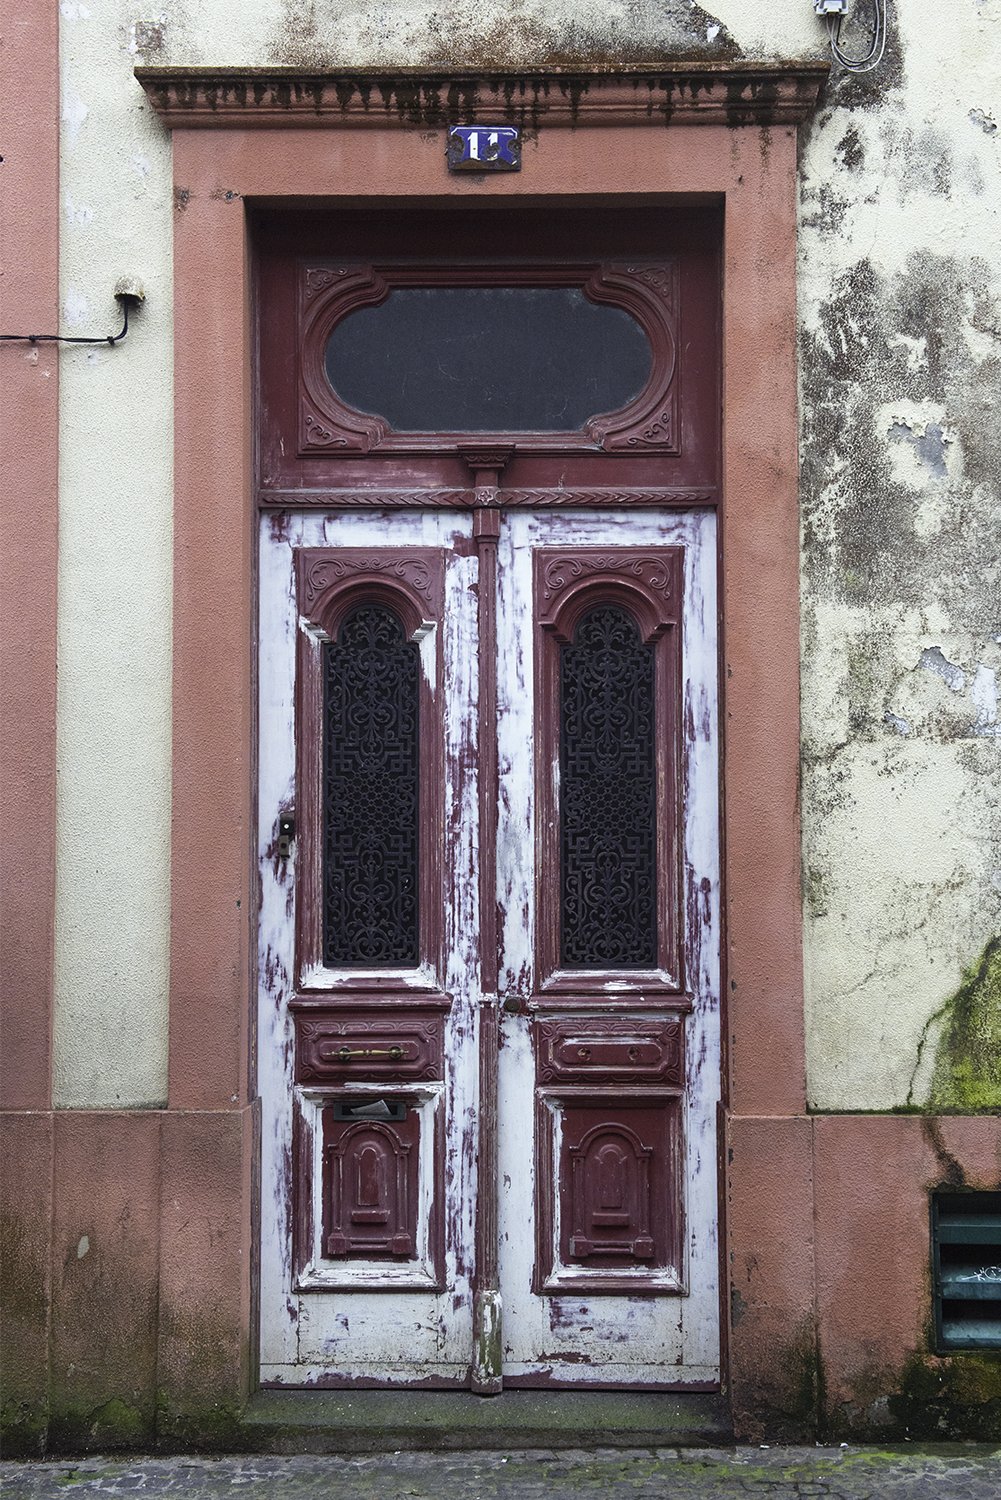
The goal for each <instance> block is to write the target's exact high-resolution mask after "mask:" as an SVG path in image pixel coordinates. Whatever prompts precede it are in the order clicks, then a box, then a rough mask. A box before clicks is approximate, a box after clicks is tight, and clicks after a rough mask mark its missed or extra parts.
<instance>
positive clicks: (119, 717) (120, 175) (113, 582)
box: [53, 0, 173, 1107]
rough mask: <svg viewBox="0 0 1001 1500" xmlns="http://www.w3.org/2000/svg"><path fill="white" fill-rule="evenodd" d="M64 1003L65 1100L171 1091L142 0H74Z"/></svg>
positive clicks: (159, 203) (161, 484)
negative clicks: (131, 3) (132, 307)
mask: <svg viewBox="0 0 1001 1500" xmlns="http://www.w3.org/2000/svg"><path fill="white" fill-rule="evenodd" d="M60 13H61V59H62V152H61V199H62V220H61V240H60V301H61V307H62V321H63V330H64V331H65V332H67V333H73V334H87V333H91V332H97V333H106V332H109V331H111V330H115V331H117V330H118V328H119V326H120V317H119V310H118V306H117V304H116V302H115V300H114V296H113V290H114V286H115V283H116V281H117V280H118V278H119V277H120V276H123V275H130V276H138V277H139V278H141V280H142V281H143V282H144V283H145V287H146V293H147V302H146V305H145V307H144V308H143V309H142V311H141V313H140V314H139V315H138V316H137V318H136V319H135V320H134V326H133V328H132V329H131V330H130V332H129V334H128V337H127V338H126V340H125V341H124V342H123V343H122V344H121V345H120V346H118V347H116V348H114V349H109V348H100V347H95V348H78V349H74V348H70V347H67V348H65V349H64V350H63V351H62V353H61V367H60V390H59V395H60V402H59V408H60V423H59V465H60V481H59V500H60V510H59V528H60V532H59V615H58V630H59V642H58V720H57V834H56V838H57V863H56V1006H55V1018H54V1039H53V1040H54V1061H53V1074H54V1077H53V1092H54V1098H55V1102H56V1103H57V1104H58V1105H62V1106H85V1107H95V1106H102V1105H112V1106H122V1105H145V1104H155V1103H158V1102H161V1101H162V1100H163V1099H164V1098H165V1096H166V1065H167V932H168V927H167V922H168V902H169V871H170V865H169V830H170V823H169V819H170V643H171V503H172V497H171V486H172V462H173V460H172V447H171V444H172V435H171V356H172V350H171V298H172V287H171V245H170V235H171V220H170V215H171V208H170V203H171V171H170V142H169V140H168V139H167V138H166V137H165V135H164V133H163V131H161V130H160V129H159V127H158V125H157V124H156V122H155V121H154V120H153V119H152V117H151V115H150V112H149V111H148V110H147V109H146V108H145V107H144V105H145V100H144V98H143V95H142V92H141V91H140V90H139V89H137V87H136V85H135V82H134V79H133V78H132V68H133V66H134V64H135V61H136V59H135V55H134V53H133V52H132V50H131V47H130V29H129V18H130V8H129V7H128V6H127V5H125V4H105V3H102V0H90V4H82V3H80V4H77V3H75V0H62V4H61V6H60Z"/></svg>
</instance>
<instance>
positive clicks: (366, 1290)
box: [258, 494, 720, 1388]
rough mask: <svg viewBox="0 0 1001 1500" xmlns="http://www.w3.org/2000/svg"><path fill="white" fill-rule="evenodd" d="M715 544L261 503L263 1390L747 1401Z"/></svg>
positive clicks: (682, 526)
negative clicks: (412, 1388)
mask: <svg viewBox="0 0 1001 1500" xmlns="http://www.w3.org/2000/svg"><path fill="white" fill-rule="evenodd" d="M502 499H503V495H502V494H501V500H502ZM477 525H478V528H479V529H477V530H476V536H481V535H482V534H483V531H484V528H483V527H482V526H480V525H479V523H477ZM714 526H715V522H714V518H713V517H712V515H711V514H710V513H709V512H704V513H691V514H685V513H677V514H669V513H663V514H659V513H656V512H651V511H644V512H633V513H631V514H628V515H626V514H624V513H618V514H615V515H605V514H602V513H591V514H585V513H580V512H572V511H564V512H561V513H548V514H545V513H539V514H532V513H521V512H514V513H504V512H502V513H501V515H500V527H499V532H500V534H499V539H498V544H497V554H496V581H495V579H494V569H493V568H492V566H490V565H489V563H486V564H484V571H483V572H482V573H481V572H480V565H479V563H478V558H477V547H476V541H475V538H474V525H473V516H472V515H471V514H470V513H463V512H458V513H455V512H453V513H451V514H443V513H441V512H434V511H427V512H418V511H412V512H404V513H400V512H398V511H397V512H393V513H386V514H381V513H378V512H369V513H367V514H357V513H354V514H338V515H329V516H324V515H321V514H307V515H282V516H266V517H264V519H263V522H262V530H261V554H260V577H261V612H260V754H259V760H260V765H259V785H260V804H259V806H260V812H259V834H260V850H261V853H260V875H261V922H260V946H259V955H258V964H259V974H260V1009H259V1020H258V1066H259V1082H260V1093H261V1098H262V1118H263V1126H262V1136H263V1147H262V1263H261V1343H262V1351H261V1375H262V1379H263V1380H264V1381H265V1382H270V1383H278V1384H328V1385H339V1384H347V1385H350V1384H396V1383H411V1384H412V1383H419V1384H423V1385H465V1384H467V1383H468V1382H469V1380H470V1378H471V1371H472V1369H473V1366H474V1363H475V1365H476V1366H477V1371H478V1379H479V1381H480V1383H481V1384H485V1383H486V1382H484V1381H483V1364H484V1353H483V1349H482V1347H481V1348H479V1349H478V1351H477V1356H476V1359H475V1361H474V1307H479V1308H480V1309H481V1311H480V1314H479V1317H480V1326H479V1327H478V1329H477V1332H479V1333H480V1334H482V1331H483V1328H482V1324H483V1320H484V1317H485V1314H484V1313H483V1311H482V1309H483V1308H484V1307H489V1309H491V1310H492V1311H493V1313H494V1314H495V1315H496V1314H497V1313H498V1311H499V1316H500V1322H501V1336H500V1340H499V1351H500V1365H498V1366H497V1367H496V1368H494V1369H493V1370H492V1373H491V1372H489V1371H488V1374H489V1375H490V1380H491V1382H492V1388H496V1387H497V1384H498V1381H499V1379H500V1378H501V1377H502V1378H503V1380H504V1381H505V1382H508V1383H513V1384H519V1383H520V1384H535V1385H542V1384H593V1385H602V1384H603V1385H621V1384H629V1385H633V1384H635V1385H647V1386H661V1387H663V1386H671V1387H678V1386H684V1385H702V1384H712V1383H713V1382H717V1381H718V1374H719V1335H718V1265H717V1260H718V1238H717V1228H716V1222H717V1214H716V1147H715V1112H716V1104H717V1101H718V1096H719V1077H720V1074H719V872H718V851H717V845H718V809H717V801H716V799H717V772H718V767H717V748H716V744H717V726H716V654H715V653H716V637H715V615H716V607H715V574H716V553H715V530H714ZM491 534H492V533H491ZM495 588H496V594H494V589H495ZM482 589H488V590H489V591H490V593H489V601H488V603H489V605H490V606H491V607H488V608H484V598H483V597H481V590H482ZM494 604H495V606H496V641H495V642H491V641H490V640H489V639H487V640H485V641H484V642H483V650H482V651H481V649H480V646H481V643H480V641H479V636H478V631H479V628H480V627H481V626H482V627H483V628H484V629H485V630H486V631H487V635H488V636H489V633H490V629H491V628H492V625H493V618H494V608H493V605H494ZM387 621H388V623H387ZM394 622H396V624H394ZM484 622H486V623H484ZM397 625H398V635H394V631H395V630H396V628H397ZM390 638H392V639H390ZM387 642H388V644H387ZM338 652H340V653H342V654H341V655H340V656H338V655H337V653H338ZM380 652H381V653H382V654H381V655H380V654H379V653H380ZM373 653H374V654H373ZM414 662H417V663H419V682H418V683H417V685H416V687H415V686H414V685H413V680H412V679H413V672H414V667H413V663H414ZM494 664H496V694H497V704H496V754H497V774H496V781H497V787H496V793H497V795H496V798H494V795H493V790H492V770H488V771H485V772H481V770H480V767H481V766H483V767H488V768H490V767H492V756H491V755H490V754H488V753H487V749H486V748H485V747H484V745H483V744H482V743H480V740H481V739H482V736H483V735H484V733H485V732H486V731H485V726H486V725H488V724H489V722H490V718H491V715H490V714H486V715H485V714H484V712H483V711H482V710H483V707H484V704H486V703H487V702H489V698H488V697H484V698H483V699H482V700H481V696H480V685H481V681H486V680H487V679H489V678H490V675H491V674H490V672H489V671H488V668H490V667H492V666H493V665H494ZM483 673H486V678H484V677H482V676H481V674H483ZM401 681H402V683H403V686H402V687H400V686H399V685H397V687H396V688H392V686H391V683H392V682H396V683H397V684H399V683H400V682H401ZM387 683H389V684H390V686H389V687H387V686H386V684H387ZM408 684H410V685H409V686H408ZM392 692H395V693H396V697H395V698H393V697H392V696H390V697H388V698H387V697H386V693H390V695H391V693H392ZM380 694H382V696H380ZM394 704H395V705H396V707H395V708H394V707H393V705H394ZM415 715H416V719H417V722H418V731H417V734H416V740H415V737H414V733H413V721H414V716H415ZM401 717H402V719H403V720H404V721H405V722H404V723H403V725H402V727H401V724H400V722H399V721H400V719H401ZM415 744H416V749H413V748H412V747H413V746H414V745H415ZM408 747H410V748H408ZM414 757H416V759H417V762H418V765H419V770H418V773H417V774H416V775H415V773H414V767H413V764H412V761H413V759H414ZM481 775H482V776H483V777H484V778H485V779H484V780H483V785H482V787H481V785H480V779H481ZM387 776H388V777H389V778H390V780H389V781H388V782H387V781H386V779H385V778H386V777H387ZM415 789H416V790H415ZM484 794H485V795H484ZM415 796H416V799H417V808H418V812H417V818H416V822H415V823H413V826H412V827H411V822H412V815H411V811H410V810H409V809H412V806H413V799H414V797H415ZM495 804H496V813H495ZM293 808H294V809H295V814H296V819H297V831H296V837H295V841H294V843H293V844H292V846H291V849H290V851H289V852H288V854H287V856H286V853H285V851H284V848H283V846H282V845H280V843H279V840H278V837H277V830H278V819H279V816H280V815H281V814H282V813H285V814H290V813H291V811H292V809H293ZM581 808H583V809H584V812H583V814H582V813H581ZM589 809H590V810H589ZM481 819H485V820H486V821H485V824H482V825H481ZM408 820H410V821H408ZM407 827H411V831H410V833H409V834H407V833H406V828H407ZM401 829H402V830H403V832H400V830H401ZM398 835H399V836H398ZM494 837H495V838H496V870H495V871H494V868H493V866H494V861H493V859H492V858H491V859H490V860H489V864H490V869H489V870H488V871H487V872H486V874H487V875H488V876H489V877H490V878H488V879H486V880H485V882H484V885H483V887H482V889H483V890H485V891H489V889H490V887H491V885H492V884H493V879H492V877H493V875H494V874H495V875H496V898H497V901H496V904H497V923H498V936H497V948H498V954H497V958H498V964H499V981H498V986H497V991H496V993H495V992H494V991H493V989H492V988H491V989H490V990H489V991H488V992H484V990H483V986H482V971H481V966H480V950H481V945H482V941H483V940H484V937H485V938H486V940H487V941H488V942H489V941H490V937H489V934H490V931H491V925H492V924H491V923H483V924H482V925H481V911H480V894H481V884H480V881H481V875H482V874H483V873H484V872H482V871H481V869H480V857H479V851H480V849H481V848H484V849H487V850H490V849H491V848H492V847H493V842H494ZM414 871H416V876H415V875H414ZM415 879H416V890H415V889H414V880H415ZM492 915H493V914H492V912H491V913H490V916H491V917H492ZM397 917H399V920H398V921H397V920H396V918H397ZM602 924H603V925H602ZM387 934H388V935H387ZM493 967H494V965H493V963H490V964H488V965H486V968H485V971H486V972H487V973H488V974H489V973H492V970H493ZM498 1010H499V1011H500V1022H499V1027H498V1023H497V1015H498ZM498 1037H499V1046H498V1045H497V1044H496V1042H495V1041H494V1040H492V1039H494V1038H498ZM495 1092H496V1099H497V1120H496V1126H497V1139H498V1162H497V1182H496V1189H497V1198H496V1203H497V1209H498V1214H499V1227H498V1231H497V1241H498V1251H499V1255H498V1260H499V1273H496V1272H495V1271H494V1269H493V1262H494V1259H495V1257H494V1256H493V1255H492V1254H490V1253H484V1252H483V1246H484V1233H485V1232H487V1233H489V1232H490V1231H489V1226H490V1224H491V1223H492V1220H491V1214H492V1210H493V1205H494V1201H495V1200H494V1197H493V1193H492V1191H490V1188H491V1184H489V1183H486V1182H484V1183H482V1184H479V1186H480V1187H482V1189H483V1191H482V1192H479V1193H478V1181H477V1178H478V1160H477V1157H478V1147H479V1144H480V1134H481V1124H483V1123H484V1122H481V1119H480V1113H481V1101H482V1106H483V1108H484V1109H489V1108H490V1107H491V1100H492V1098H493V1096H494V1094H495ZM489 1138H490V1132H489V1131H487V1132H486V1134H485V1135H484V1140H489ZM491 1168H492V1163H491V1161H490V1155H489V1151H488V1152H487V1153H486V1155H485V1156H484V1158H483V1165H482V1167H481V1168H479V1170H483V1171H484V1172H486V1173H489V1172H490V1171H491ZM481 1199H482V1207H481V1203H480V1200H481ZM478 1216H479V1229H480V1234H479V1239H478V1237H477V1224H478ZM489 1244H492V1238H491V1240H490V1241H489ZM478 1245H479V1247H480V1252H481V1263H480V1264H479V1265H477V1246H478ZM488 1250H489V1245H488ZM479 1343H480V1344H481V1345H482V1343H483V1339H482V1337H481V1338H480V1339H479ZM491 1357H492V1358H493V1356H491ZM487 1363H488V1364H489V1363H490V1360H487ZM495 1364H496V1360H495ZM501 1366H502V1368H501Z"/></svg>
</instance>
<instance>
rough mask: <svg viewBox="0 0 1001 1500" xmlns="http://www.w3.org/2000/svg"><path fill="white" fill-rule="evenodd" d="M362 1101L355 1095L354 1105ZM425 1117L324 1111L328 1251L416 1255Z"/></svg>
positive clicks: (409, 1113) (376, 1256)
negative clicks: (362, 1116) (360, 1116)
mask: <svg viewBox="0 0 1001 1500" xmlns="http://www.w3.org/2000/svg"><path fill="white" fill-rule="evenodd" d="M354 1102H357V1101H356V1096H352V1103H354ZM419 1138H420V1117H419V1115H418V1114H417V1112H416V1111H415V1110H412V1109H408V1111H407V1114H406V1118H405V1119H403V1120H400V1121H395V1120H394V1121H384V1120H357V1119H355V1120H338V1119H336V1118H335V1111H334V1110H333V1109H332V1108H331V1109H325V1110H324V1111H323V1249H324V1253H325V1254H326V1255H328V1256H349V1257H352V1258H359V1259H364V1260H383V1259H386V1258H390V1257H391V1258H393V1259H396V1258H402V1259H408V1260H409V1259H413V1258H414V1257H415V1255H416V1245H417V1203H418V1191H419V1184H418V1172H419V1154H418V1149H417V1147H418V1141H419Z"/></svg>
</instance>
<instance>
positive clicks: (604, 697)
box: [560, 605, 657, 969]
mask: <svg viewBox="0 0 1001 1500" xmlns="http://www.w3.org/2000/svg"><path fill="white" fill-rule="evenodd" d="M654 728H655V712H654V648H653V646H645V645H643V643H642V642H641V640H640V637H639V632H638V630H637V628H636V625H635V624H634V622H633V621H632V619H631V618H630V616H629V615H628V614H627V613H626V611H625V610H622V609H617V608H615V607H614V606H612V605H604V606H602V607H601V608H598V609H593V610H591V612H590V613H589V614H587V615H585V616H584V618H583V619H582V620H581V622H580V624H579V625H578V627H577V631H576V634H575V636H574V641H573V644H572V645H568V646H563V647H561V650H560V849H561V864H562V869H561V918H560V929H561V930H560V946H561V962H562V963H563V965H564V966H565V967H568V968H588V969H614V968H640V967H649V966H653V965H655V964H656V962H657V847H656V804H657V796H656V763H655V756H654Z"/></svg>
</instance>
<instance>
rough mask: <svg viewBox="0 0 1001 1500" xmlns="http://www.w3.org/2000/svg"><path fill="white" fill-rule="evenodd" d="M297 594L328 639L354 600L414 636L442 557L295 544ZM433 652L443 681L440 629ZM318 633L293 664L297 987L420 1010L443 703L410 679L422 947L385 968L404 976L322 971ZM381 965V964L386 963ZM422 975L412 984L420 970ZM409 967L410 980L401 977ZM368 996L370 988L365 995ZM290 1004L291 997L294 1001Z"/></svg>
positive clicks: (424, 681) (432, 969)
mask: <svg viewBox="0 0 1001 1500" xmlns="http://www.w3.org/2000/svg"><path fill="white" fill-rule="evenodd" d="M294 559H295V578H296V600H297V604H298V609H299V614H300V617H301V619H302V621H303V622H304V623H306V624H308V625H310V626H314V627H318V628H319V631H320V632H322V633H323V635H325V636H326V637H328V639H329V640H331V641H333V640H337V638H338V635H339V631H340V627H341V624H342V622H343V621H344V620H345V618H346V617H347V616H348V615H349V614H350V613H351V611H352V610H354V609H356V608H358V607H359V606H363V605H364V606H367V605H373V604H374V605H378V606H385V607H388V608H389V609H390V610H392V611H393V613H394V614H395V615H396V616H397V618H398V619H399V620H400V621H401V623H402V625H403V630H404V634H405V636H406V637H407V638H408V639H410V640H413V638H414V637H415V636H417V635H423V634H424V633H425V632H426V631H427V629H428V627H429V626H431V625H435V624H440V622H441V617H442V610H443V608H444V588H445V581H444V580H445V573H444V556H443V554H442V552H441V551H440V550H439V549H436V548H420V547H416V548H407V549H405V550H404V549H400V548H394V547H387V548H379V547H372V548H340V547H299V548H296V549H295V552H294ZM431 647H432V649H433V650H434V651H435V652H436V653H437V655H438V669H437V671H436V672H435V673H434V674H433V677H434V679H435V680H440V671H441V665H440V653H441V640H440V632H439V635H438V638H437V639H436V640H434V641H433V642H432V643H431ZM323 649H324V644H323V641H322V638H318V635H317V631H316V630H315V629H314V630H311V629H301V630H300V632H299V640H298V661H297V706H296V713H297V721H298V733H297V755H298V766H297V783H298V786H297V801H298V807H297V814H298V817H297V823H298V833H297V840H298V857H297V861H296V878H297V898H296V917H297V922H298V929H299V939H298V943H297V950H296V951H297V970H296V977H297V988H298V990H299V991H300V994H301V992H302V991H305V990H313V991H320V992H321V993H323V994H324V995H325V996H326V997H329V996H330V995H331V994H332V992H333V990H334V989H335V988H337V989H338V990H339V991H340V992H341V993H344V994H348V993H349V992H351V991H354V992H356V993H355V1000H356V1003H357V1000H358V997H359V995H360V994H362V993H363V992H366V991H368V992H370V993H371V1000H372V1003H373V1004H379V1003H380V1001H381V1002H383V1003H385V1002H386V1001H387V1000H389V1002H390V1003H395V1004H398V1005H399V1006H401V1007H402V1008H404V1009H406V1008H408V1007H409V1008H414V1007H415V1006H416V1007H417V1008H418V1009H419V1008H420V1005H421V1003H422V1002H424V1003H425V1004H426V1003H427V1001H428V1000H429V998H430V993H431V992H435V991H438V989H439V986H440V965H441V932H442V906H443V899H444V897H443V891H442V884H441V879H442V877H441V867H442V843H441V835H440V827H441V802H442V782H443V776H444V763H443V756H444V746H443V741H442V724H441V710H440V707H439V705H438V704H437V702H436V695H435V691H434V688H433V687H432V685H431V682H429V681H428V676H427V674H425V673H423V672H421V673H420V675H419V680H418V684H417V695H418V696H417V710H418V712H417V718H418V723H419V736H420V739H419V743H420V755H419V762H418V774H419V785H418V813H417V820H416V827H417V870H418V884H419V890H418V892H417V893H416V912H417V917H416V920H417V926H418V949H419V954H418V957H417V958H416V959H415V961H414V962H413V963H411V962H406V963H403V962H401V963H399V964H397V965H390V968H393V967H395V968H398V969H400V970H401V974H400V975H397V976H396V977H395V978H394V977H393V976H392V975H391V974H389V973H379V972H378V969H377V968H376V969H373V968H371V967H368V968H366V966H365V965H364V964H361V963H358V964H352V965H349V966H348V967H346V968H345V967H337V968H324V966H323V960H324V952H325V946H324V941H323V919H322V913H323V910H324V899H325V891H326V887H325V884H324V873H323V828H324V811H323V809H324V784H323V766H324V754H323V746H324V734H323V713H324V680H323ZM385 967H386V966H385V965H383V968H385ZM420 969H423V971H424V977H423V978H422V979H421V980H420V981H419V982H417V983H415V982H414V981H415V980H416V979H417V972H418V971H419V970H420ZM404 970H406V971H407V972H408V976H409V980H410V982H408V981H407V979H404V978H403V977H402V971H404ZM365 998H366V999H368V998H369V995H368V994H366V997H365ZM291 1003H292V1004H293V1007H294V1005H295V1004H296V1002H291Z"/></svg>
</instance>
